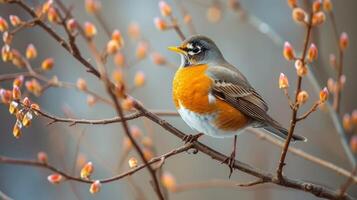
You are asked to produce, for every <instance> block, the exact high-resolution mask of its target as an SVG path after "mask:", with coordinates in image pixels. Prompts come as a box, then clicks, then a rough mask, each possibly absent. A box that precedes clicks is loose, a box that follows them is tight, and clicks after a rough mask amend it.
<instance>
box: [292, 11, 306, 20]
mask: <svg viewBox="0 0 357 200" xmlns="http://www.w3.org/2000/svg"><path fill="white" fill-rule="evenodd" d="M292 17H293V20H294V21H295V22H296V23H304V22H305V19H306V18H307V14H306V12H305V11H304V10H303V9H302V8H294V9H293V12H292Z"/></svg>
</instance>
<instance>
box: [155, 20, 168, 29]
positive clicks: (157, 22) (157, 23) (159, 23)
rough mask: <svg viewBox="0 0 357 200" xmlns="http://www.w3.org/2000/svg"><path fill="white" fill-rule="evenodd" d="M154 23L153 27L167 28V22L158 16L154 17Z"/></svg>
mask: <svg viewBox="0 0 357 200" xmlns="http://www.w3.org/2000/svg"><path fill="white" fill-rule="evenodd" d="M154 24H155V27H156V28H157V29H158V30H160V31H163V30H166V29H167V23H166V22H165V20H163V19H161V18H160V17H155V19H154Z"/></svg>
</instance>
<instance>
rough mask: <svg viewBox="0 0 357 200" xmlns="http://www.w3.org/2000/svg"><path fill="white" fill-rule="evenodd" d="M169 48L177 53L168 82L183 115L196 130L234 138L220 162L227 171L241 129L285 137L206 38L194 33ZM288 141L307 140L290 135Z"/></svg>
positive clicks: (245, 82)
mask: <svg viewBox="0 0 357 200" xmlns="http://www.w3.org/2000/svg"><path fill="white" fill-rule="evenodd" d="M169 49H170V50H172V51H175V52H177V53H179V54H180V55H181V66H180V68H179V69H178V70H177V72H176V74H175V77H174V80H173V100H174V103H175V106H176V108H177V110H178V112H179V113H180V115H181V117H182V119H183V120H184V121H185V122H186V123H187V124H188V125H189V126H190V127H191V128H192V129H194V130H196V131H198V132H199V133H203V134H206V135H209V136H212V137H218V138H225V137H233V136H234V144H233V145H234V146H233V152H232V154H231V157H230V158H229V159H227V160H226V161H225V162H226V163H227V164H228V165H229V167H230V175H231V174H232V170H233V169H232V167H233V164H234V160H235V150H236V141H237V135H238V134H239V132H240V131H241V130H243V129H244V128H245V127H248V126H251V127H254V128H264V129H265V130H267V131H269V132H270V133H271V134H273V135H275V136H277V137H279V138H281V139H286V138H287V135H288V131H287V130H286V129H285V128H283V127H282V126H281V125H280V124H279V123H278V122H277V121H275V120H274V119H273V118H271V117H270V116H269V115H268V114H267V111H268V106H267V103H266V102H265V101H264V99H263V98H262V96H261V95H259V94H258V92H257V91H256V90H255V89H254V88H253V87H252V86H251V85H250V83H249V82H248V80H247V79H246V77H245V76H244V75H243V74H242V73H241V72H240V71H239V70H238V69H237V68H235V67H234V66H233V65H231V64H230V63H228V62H227V61H226V60H225V58H224V57H223V55H222V53H221V51H220V50H219V49H218V47H217V46H216V44H215V43H214V42H213V41H212V40H211V39H210V38H208V37H206V36H202V35H195V36H192V37H190V38H188V39H186V40H185V41H184V42H183V43H182V44H181V45H180V46H178V47H169ZM197 136H200V135H197ZM197 138H198V137H195V139H197ZM191 139H192V138H191ZM292 140H294V141H299V140H302V141H305V140H306V139H305V138H304V137H302V136H298V135H294V136H293V137H292ZM230 175H229V176H230Z"/></svg>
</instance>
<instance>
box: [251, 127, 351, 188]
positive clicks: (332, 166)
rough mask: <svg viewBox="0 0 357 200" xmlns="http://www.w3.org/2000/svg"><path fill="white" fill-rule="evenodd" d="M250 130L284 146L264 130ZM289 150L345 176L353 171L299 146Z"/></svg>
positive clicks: (272, 142)
mask: <svg viewBox="0 0 357 200" xmlns="http://www.w3.org/2000/svg"><path fill="white" fill-rule="evenodd" d="M247 130H248V131H250V132H253V133H254V134H256V135H257V136H258V138H259V139H262V140H265V141H268V142H270V143H271V144H274V145H276V146H279V147H284V143H283V142H282V141H281V140H279V139H276V138H275V137H273V136H271V135H268V134H266V133H265V132H263V131H260V130H259V129H256V128H249V129H247ZM288 151H289V152H291V153H292V154H294V155H297V156H299V157H301V158H303V159H305V160H308V161H311V162H313V163H315V164H317V165H319V166H321V167H325V168H327V169H330V170H332V171H334V172H336V173H337V174H340V175H343V176H345V177H350V175H351V173H350V172H349V171H348V170H346V169H343V168H341V167H339V166H336V165H335V164H333V163H331V162H328V161H326V160H323V159H321V158H318V157H316V156H314V155H311V154H309V153H307V152H305V151H303V150H301V149H298V148H295V147H289V149H288ZM353 181H354V182H355V183H356V184H357V177H356V176H355V177H353Z"/></svg>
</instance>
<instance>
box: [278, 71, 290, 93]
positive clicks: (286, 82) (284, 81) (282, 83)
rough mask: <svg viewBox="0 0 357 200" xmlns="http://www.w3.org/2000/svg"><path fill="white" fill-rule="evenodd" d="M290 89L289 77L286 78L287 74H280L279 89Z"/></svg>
mask: <svg viewBox="0 0 357 200" xmlns="http://www.w3.org/2000/svg"><path fill="white" fill-rule="evenodd" d="M288 87H289V80H288V77H287V76H285V74H283V73H280V76H279V89H286V88H288Z"/></svg>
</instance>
